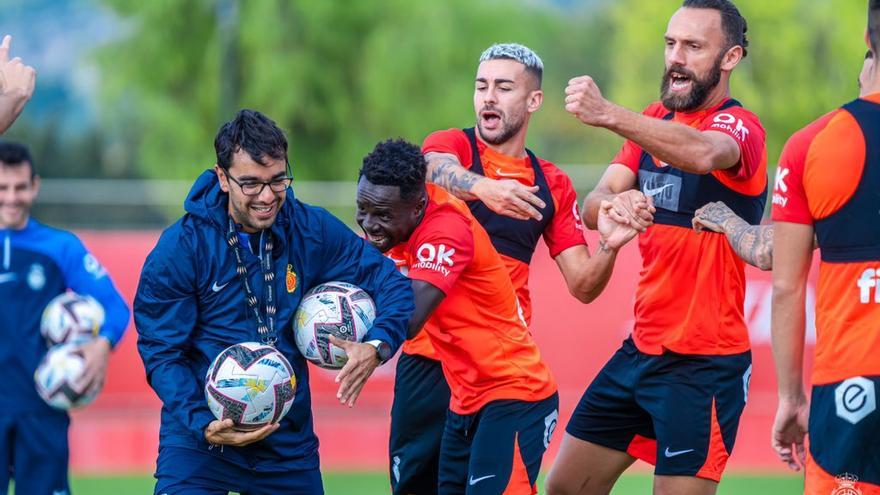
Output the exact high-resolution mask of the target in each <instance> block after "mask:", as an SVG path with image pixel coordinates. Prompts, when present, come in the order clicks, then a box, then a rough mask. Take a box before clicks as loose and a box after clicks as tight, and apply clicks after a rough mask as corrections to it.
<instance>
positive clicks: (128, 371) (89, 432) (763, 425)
mask: <svg viewBox="0 0 880 495" xmlns="http://www.w3.org/2000/svg"><path fill="white" fill-rule="evenodd" d="M78 234H79V235H80V237H81V238H82V239H83V241H84V242H85V244H86V245H87V246H88V247H89V249H90V250H91V251H92V252H93V253H94V254H95V255H96V256H97V257H98V259H100V260H101V262H102V263H103V264H104V265H105V267H106V268H107V270H108V271H109V273H110V274H111V276H112V277H113V280H114V281H115V283H116V285H117V287H118V288H119V289H120V291H121V292H122V293H123V295H124V296H125V298H126V300H127V301H128V302H129V304H130V303H131V301H132V298H133V297H134V293H135V290H136V288H137V281H138V277H139V276H140V270H141V266H142V265H143V261H144V259H145V257H146V255H147V253H148V252H149V251H150V249H152V247H153V245H154V244H155V242H156V240H157V239H158V232H79V233H78ZM590 234H592V233H590ZM588 237H589V239H590V240H591V245H595V238H594V236H592V235H588ZM640 266H641V262H640V259H639V254H638V250H637V249H636V247H635V244H634V243H631V244H630V245H629V246H627V247H626V248H624V249H623V250H622V252H621V253H620V255H619V256H618V259H617V264H616V266H615V270H614V275H613V277H612V278H611V281H610V283H609V284H608V287H607V288H606V290H605V292H604V293H603V294H602V295H601V296H600V297H599V298H598V299H597V300H596V301H594V302H593V303H591V304H589V305H584V304H581V303H579V302H578V301H577V300H575V299H574V298H573V297H571V296H570V295H569V294H568V290H567V289H566V287H565V283H564V281H563V279H562V276H561V275H560V273H559V270H558V269H557V267H556V266H555V263H554V262H553V260H551V259H550V258H549V257H548V256H547V251H546V248H544V247H543V246H540V247H539V248H538V253H537V255H536V256H535V257H534V260H533V263H532V276H531V281H530V286H531V289H532V297H533V298H534V316H533V320H534V321H533V325H532V331H533V334H534V335H535V338H536V340H537V341H538V343H539V345H540V347H541V351H542V353H543V355H544V357H545V359H546V360H547V361H548V363H549V364H550V366H551V368H552V369H553V372H554V374H555V375H556V378H557V381H558V382H559V388H560V390H559V395H560V403H561V410H560V423H559V424H560V426H563V425H565V423H566V422H567V419H568V417H569V415H570V413H571V410H572V408H573V407H574V405H575V404H576V403H577V401H578V400H579V399H580V397H581V394H582V393H583V391H584V389H585V387H586V386H587V384H588V383H589V382H590V380H591V379H592V378H593V376H595V374H596V373H597V372H598V370H599V369H600V368H601V366H602V365H603V364H604V363H605V361H606V360H607V359H608V358H609V357H610V356H611V354H612V353H613V352H614V351H615V350H616V349H617V348H618V347H619V345H620V343H621V341H622V340H623V339H624V338H625V337H626V335H627V334H628V332H629V330H630V328H631V326H632V303H633V295H634V290H635V285H636V280H637V277H638V273H639V269H640ZM748 278H749V285H748V291H747V295H746V308H745V311H746V317H747V319H748V322H749V327H750V333H751V337H752V344H753V358H754V365H753V366H754V367H753V374H752V381H751V391H750V394H749V402H748V405H747V406H746V409H745V413H744V415H743V419H742V422H741V424H740V433H739V437H738V440H737V444H736V449H735V450H734V453H733V455H732V457H731V459H730V466H731V468H733V469H741V470H745V469H748V470H761V471H767V470H777V469H782V468H783V466H782V464H781V463H779V462H778V461H776V459H775V457H774V454H773V453H772V451H771V450H770V425H771V422H772V419H773V414H774V412H775V408H776V380H775V377H774V369H773V361H772V355H771V351H770V301H771V282H770V276H769V273H762V272H760V271H758V270H755V269H752V268H749V269H748ZM812 296H813V292H812V290H811V291H810V293H809V294H808V301H807V302H808V306H811V302H812ZM808 324H809V327H810V329H809V334H808V342H809V343H810V346H812V342H813V338H814V337H813V335H814V333H815V332H814V330H813V329H812V317H811V316H810V317H808ZM810 348H812V347H810ZM808 364H809V359H808ZM334 376H335V372H329V371H326V370H321V369H318V368H312V372H311V387H312V396H313V401H314V404H313V410H314V416H315V427H316V430H317V433H318V437H319V438H320V441H321V450H320V452H321V462H322V466H323V467H324V468H326V469H385V468H386V467H387V466H386V449H387V445H388V422H389V411H390V404H391V393H392V388H393V383H394V363H393V362H392V363H389V364H387V365H385V366H383V367H381V368H379V369H378V370H377V372H376V374H375V375H374V376H373V377H372V378H371V380H370V382H369V383H368V384H367V386H366V388H365V389H364V391H363V393H362V395H361V398H360V399H359V401H358V403H357V405H356V406H355V407H354V408H351V409H349V408H347V407H344V406H342V405H340V404H339V403H338V402H337V400H336V384H335V383H334V381H333V379H334ZM159 406H160V403H159V401H158V399H157V398H156V396H155V395H154V394H153V391H152V390H151V389H150V388H149V386H148V385H147V383H146V380H145V376H144V369H143V366H142V364H141V361H140V358H139V356H138V354H137V349H136V332H135V330H134V326H133V324H132V325H131V326H130V327H129V330H128V332H127V335H126V336H125V337H124V339H123V341H122V342H121V344H120V345H119V347H118V349H117V350H116V352H115V353H114V354H113V356H112V358H111V361H110V366H109V371H108V377H107V381H106V385H105V387H104V390H103V392H102V394H101V396H100V397H99V398H98V399H97V401H96V402H95V403H94V404H92V405H91V406H89V407H88V408H86V409H84V410H82V411H77V412H75V413H74V415H73V418H74V419H73V426H72V428H71V432H70V441H71V465H72V469H73V470H74V471H76V472H80V473H82V472H101V473H107V472H113V471H117V472H132V471H136V472H145V471H151V470H152V469H153V468H154V466H155V458H156V453H157V443H158V429H159ZM683 420H685V418H683ZM562 431H563V430H562V428H559V429H557V432H556V435H554V440H553V442H552V444H551V448H550V452H549V454H548V456H547V457H546V458H545V461H544V466H545V467H547V466H549V465H550V463H552V459H553V457H554V456H555V452H556V449H558V447H559V442H560V438H561V435H562Z"/></svg>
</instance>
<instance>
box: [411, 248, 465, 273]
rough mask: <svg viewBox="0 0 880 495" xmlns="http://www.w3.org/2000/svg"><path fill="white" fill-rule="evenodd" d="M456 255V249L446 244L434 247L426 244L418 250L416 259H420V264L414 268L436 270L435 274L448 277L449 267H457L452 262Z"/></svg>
mask: <svg viewBox="0 0 880 495" xmlns="http://www.w3.org/2000/svg"><path fill="white" fill-rule="evenodd" d="M454 254H455V248H448V247H446V245H445V244H440V245H439V246H434V245H433V244H431V243H429V242H426V243H424V244H422V245H421V246H419V249H418V250H416V257H417V258H418V259H419V262H418V263H416V264H415V266H414V267H413V268H425V269H428V270H434V271H435V272H440V273H442V274H443V276H444V277H445V276H448V275H449V268H447V266H449V267H452V266H453V265H455V262H454V261H453V260H452V256H453V255H454Z"/></svg>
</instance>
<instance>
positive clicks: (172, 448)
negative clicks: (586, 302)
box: [134, 110, 413, 494]
mask: <svg viewBox="0 0 880 495" xmlns="http://www.w3.org/2000/svg"><path fill="white" fill-rule="evenodd" d="M214 148H215V151H216V154H217V163H216V165H215V166H214V169H213V170H208V171H205V172H204V173H203V174H202V175H201V177H199V178H198V179H197V180H196V183H195V184H194V185H193V188H192V190H191V191H190V193H189V196H188V197H187V199H186V202H185V204H184V206H185V209H186V214H185V215H184V216H183V218H181V219H180V220H179V221H178V222H177V223H175V224H174V225H172V226H171V227H170V228H168V229H167V230H166V231H165V232H164V233H163V234H162V237H161V238H160V239H159V242H158V244H157V246H156V247H155V248H154V249H153V251H152V253H150V255H149V257H148V258H147V261H146V263H145V265H144V268H143V272H142V273H141V279H140V284H139V286H138V291H137V295H136V297H135V304H134V305H135V324H136V326H137V330H138V335H139V339H138V350H139V351H140V354H141V357H142V358H143V361H144V367H145V369H146V372H147V380H148V381H149V383H150V385H151V386H152V387H153V389H154V390H155V391H156V394H157V395H158V396H159V398H160V399H161V400H162V403H163V406H162V422H161V430H160V438H159V457H158V461H157V464H158V466H157V469H156V478H157V480H158V481H157V484H156V492H155V493H157V494H164V493H168V494H175V493H186V494H215V493H217V494H219V493H224V494H225V493H227V492H228V491H235V492H240V493H248V494H275V493H297V494H300V493H302V494H320V493H323V487H322V483H321V474H320V472H319V469H318V468H319V466H318V439H317V437H316V436H315V434H314V432H313V429H312V416H311V400H310V394H309V388H308V369H307V367H306V362H305V359H304V358H303V357H302V355H301V354H300V353H299V351H298V350H297V348H296V345H295V343H294V336H293V332H292V331H291V326H292V325H291V323H292V320H293V314H294V312H295V310H296V307H297V306H298V305H299V302H300V299H301V298H302V295H303V294H305V293H306V292H308V290H309V289H310V288H312V287H314V286H316V285H318V284H320V283H323V282H327V281H331V280H340V281H344V282H349V283H352V284H355V285H358V286H360V287H362V288H363V289H364V290H366V291H367V292H368V293H369V294H370V295H371V296H372V298H373V300H374V301H375V303H376V307H377V308H378V309H377V315H376V320H375V322H374V324H373V327H372V328H371V329H370V331H369V332H368V333H367V335H366V338H365V339H364V340H365V342H364V343H356V342H348V341H340V340H336V339H334V338H333V337H331V343H332V344H334V345H337V346H339V347H341V348H343V349H344V350H345V352H346V354H347V355H348V363H347V364H346V366H345V367H344V368H343V369H342V370H341V371H340V373H339V375H338V377H337V381H338V382H339V383H340V387H339V392H338V394H337V397H338V398H339V399H340V401H341V402H342V403H344V404H347V405H348V406H353V405H354V403H355V400H356V399H357V397H358V394H359V393H360V391H361V388H362V387H363V385H364V383H365V381H366V380H367V378H369V376H370V375H371V374H372V372H373V370H374V369H375V368H376V367H377V366H378V365H379V364H381V363H382V362H384V361H386V360H388V359H389V358H390V357H391V356H392V355H393V353H394V352H395V351H396V350H397V348H398V347H399V346H400V344H401V343H402V341H403V339H404V338H405V336H406V328H407V323H408V321H409V317H410V314H411V313H412V310H413V298H412V290H411V288H410V284H409V282H408V280H407V279H406V278H404V277H403V276H402V275H400V274H399V273H398V272H397V270H396V269H395V267H394V263H393V262H392V261H391V260H388V259H387V258H385V257H383V256H382V255H381V254H379V252H378V251H376V250H375V249H374V248H373V247H371V246H370V245H369V244H367V243H366V242H364V241H363V240H362V239H360V238H358V237H357V236H356V235H355V234H354V233H353V232H352V231H351V230H350V229H349V228H348V227H346V226H345V225H344V224H342V222H340V221H339V220H337V219H336V218H334V217H333V216H331V215H330V214H329V213H327V212H326V211H324V210H322V209H320V208H315V207H312V206H309V205H306V204H303V203H301V202H299V201H298V200H296V199H295V198H294V197H293V192H292V191H291V190H290V189H289V188H288V186H289V185H290V183H291V177H290V175H289V174H290V171H289V164H288V161H287V140H286V138H285V137H284V134H283V132H282V131H281V129H279V128H278V126H276V125H275V123H274V122H273V121H272V120H270V119H269V118H267V117H266V116H264V115H262V114H261V113H259V112H255V111H252V110H242V111H241V112H239V114H238V115H237V116H236V118H235V119H234V120H232V121H231V122H227V123H226V124H224V125H223V126H222V127H221V128H220V130H219V132H218V133H217V137H216V139H215V140H214ZM267 186H268V187H267ZM242 279H246V280H247V281H248V283H247V284H245V283H243V280H242ZM266 281H268V282H266ZM246 341H262V342H265V343H272V342H274V345H275V347H276V348H277V349H278V350H279V351H280V352H281V353H283V354H284V355H285V356H286V357H287V358H288V360H289V361H290V362H291V364H292V365H293V368H294V372H295V374H296V378H297V390H296V398H295V399H294V402H293V406H292V407H291V409H290V412H289V413H288V414H287V415H286V416H285V417H284V418H282V419H281V420H280V421H279V422H278V423H276V424H269V425H267V426H265V427H263V428H260V429H258V430H256V431H249V432H244V431H238V430H236V429H235V428H234V426H233V423H232V421H231V420H228V419H227V420H224V421H219V420H216V419H215V418H214V416H213V414H212V413H211V411H210V410H209V409H208V406H207V403H206V401H205V396H204V385H205V373H206V371H207V368H208V366H209V365H210V363H211V362H212V361H213V360H214V358H215V357H216V356H217V355H218V354H219V353H220V352H221V351H223V350H224V349H225V348H226V347H228V346H230V345H233V344H237V343H240V342H246Z"/></svg>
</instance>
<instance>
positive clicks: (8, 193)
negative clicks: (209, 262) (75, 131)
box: [0, 142, 130, 495]
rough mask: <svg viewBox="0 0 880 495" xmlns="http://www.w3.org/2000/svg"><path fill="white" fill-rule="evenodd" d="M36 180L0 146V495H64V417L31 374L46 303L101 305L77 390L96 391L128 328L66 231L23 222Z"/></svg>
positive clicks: (97, 271)
mask: <svg viewBox="0 0 880 495" xmlns="http://www.w3.org/2000/svg"><path fill="white" fill-rule="evenodd" d="M39 190H40V178H39V177H38V176H37V174H36V170H35V168H34V161H33V159H32V158H31V155H30V152H29V151H28V149H27V148H26V147H25V146H23V145H21V144H19V143H12V142H0V340H2V342H3V345H0V369H2V370H3V372H4V381H3V383H4V386H3V399H4V407H3V412H2V413H0V493H6V491H7V489H8V486H9V480H10V478H11V477H14V478H15V492H16V493H28V494H34V495H50V494H51V495H59V494H67V493H68V492H69V490H70V488H69V485H68V479H67V461H68V444H67V428H68V426H69V425H70V419H69V417H68V415H67V412H66V411H61V410H58V409H54V408H52V407H50V406H48V405H46V403H45V402H43V400H42V399H41V398H40V396H39V395H37V391H36V388H35V384H34V371H35V370H36V369H37V366H38V365H39V363H40V360H41V359H42V358H43V356H44V355H45V354H46V351H47V347H46V342H45V340H44V339H43V337H42V336H41V335H40V319H41V317H42V314H43V310H44V309H45V308H46V305H47V304H48V303H49V301H51V300H52V299H53V298H55V296H58V295H59V294H62V293H64V292H65V291H67V290H68V289H70V290H73V291H74V292H77V293H79V294H87V295H90V296H92V297H94V298H95V299H96V300H97V301H98V302H100V303H101V304H102V305H103V306H104V311H105V322H104V325H103V326H102V327H101V328H100V333H99V336H98V338H96V339H93V340H91V341H89V342H88V343H86V344H83V345H82V346H81V348H80V350H81V352H82V354H83V357H84V358H85V362H86V373H85V375H84V376H83V384H90V385H89V386H90V387H94V388H100V387H101V385H102V383H103V381H104V375H105V373H106V370H107V359H108V358H109V356H110V351H111V349H112V348H113V347H114V346H115V345H116V344H117V342H119V339H121V338H122V334H123V333H124V332H125V328H126V327H127V326H128V320H129V316H130V314H129V310H128V307H127V306H126V304H125V301H123V300H122V297H121V296H120V295H119V292H117V291H116V288H115V287H114V286H113V282H112V281H111V280H110V277H109V276H108V275H107V272H106V271H105V270H104V268H103V267H101V264H100V263H99V262H98V260H97V259H95V257H94V256H92V255H91V253H89V252H88V251H87V250H86V248H85V247H84V246H83V244H82V242H80V240H79V239H77V238H76V236H74V235H73V234H71V233H70V232H65V231H63V230H58V229H54V228H51V227H48V226H46V225H43V224H41V223H39V222H37V221H36V220H34V219H33V218H31V215H30V211H31V206H32V205H33V203H34V200H35V199H36V197H37V193H38V192H39Z"/></svg>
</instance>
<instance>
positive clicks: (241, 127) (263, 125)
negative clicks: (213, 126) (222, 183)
mask: <svg viewBox="0 0 880 495" xmlns="http://www.w3.org/2000/svg"><path fill="white" fill-rule="evenodd" d="M242 149H243V150H245V151H246V152H247V154H248V155H250V157H251V158H252V159H253V160H254V161H255V162H257V163H259V164H260V165H266V162H265V161H263V157H266V156H268V157H269V158H272V159H275V160H285V161H286V160H287V138H285V137H284V131H282V130H281V129H280V128H279V127H278V125H277V124H275V122H274V121H273V120H272V119H270V118H269V117H266V116H265V115H263V114H262V113H260V112H258V111H256V110H248V109H244V110H241V111H239V112H238V114H237V115H236V116H235V118H234V119H233V120H231V121H229V122H227V123H225V124H223V125H222V126H220V130H218V131H217V136H216V137H215V138H214V151H215V152H216V153H217V165H220V167H221V168H222V169H223V170H229V167H230V166H231V165H232V155H234V154H235V153H236V152H238V151H239V150H242Z"/></svg>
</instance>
